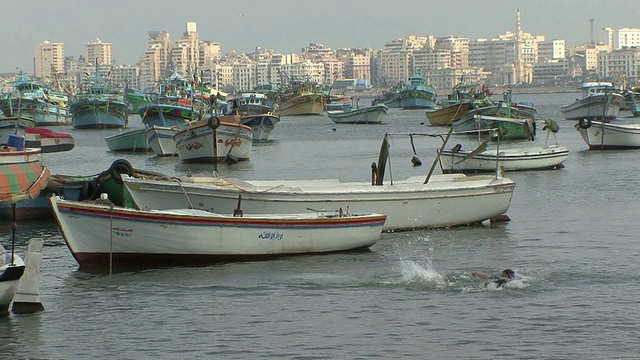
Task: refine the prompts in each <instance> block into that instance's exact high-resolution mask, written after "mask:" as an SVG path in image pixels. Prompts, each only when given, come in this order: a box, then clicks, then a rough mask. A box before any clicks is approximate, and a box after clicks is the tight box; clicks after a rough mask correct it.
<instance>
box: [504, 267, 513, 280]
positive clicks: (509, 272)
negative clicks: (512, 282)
mask: <svg viewBox="0 0 640 360" xmlns="http://www.w3.org/2000/svg"><path fill="white" fill-rule="evenodd" d="M501 275H502V276H504V277H506V278H509V279H513V278H514V277H515V275H516V273H515V272H514V271H513V270H511V269H504V270H502V273H501Z"/></svg>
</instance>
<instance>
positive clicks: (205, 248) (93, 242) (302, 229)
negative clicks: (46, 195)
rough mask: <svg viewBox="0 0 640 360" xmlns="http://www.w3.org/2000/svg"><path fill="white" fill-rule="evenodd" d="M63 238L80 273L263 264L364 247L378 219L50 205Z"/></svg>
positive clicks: (346, 214) (57, 201) (376, 233)
mask: <svg viewBox="0 0 640 360" xmlns="http://www.w3.org/2000/svg"><path fill="white" fill-rule="evenodd" d="M50 201H51V206H52V208H53V210H54V213H55V216H56V218H57V220H58V223H59V225H60V228H61V230H62V234H63V236H64V239H65V241H66V243H67V245H68V247H69V250H70V251H71V253H72V254H73V256H74V258H75V259H76V261H77V262H78V264H79V265H80V267H81V268H99V267H102V268H105V267H108V266H109V265H113V266H130V265H133V266H140V265H161V266H167V265H171V264H189V265H193V264H197V263H205V264H206V263H215V262H222V261H240V260H264V259H271V258H275V257H279V256H285V255H298V254H318V253H331V252H338V251H347V250H355V249H362V248H368V247H370V246H372V245H373V244H375V243H376V242H377V241H378V240H379V239H380V233H381V230H382V226H383V224H384V222H385V219H386V216H385V215H382V214H371V213H354V212H350V211H347V209H343V211H341V212H323V211H319V212H316V211H312V212H310V211H309V210H305V212H304V213H300V214H291V213H287V214H280V215H276V214H271V215H243V214H241V210H239V209H235V212H234V213H232V214H233V215H231V214H229V215H221V214H215V213H211V212H207V211H203V210H196V209H180V210H164V211H160V210H152V211H143V210H137V209H130V208H121V207H114V206H113V205H112V204H110V203H108V201H105V200H102V201H101V202H99V203H88V202H76V201H68V200H63V199H61V198H59V197H57V196H53V197H51V198H50Z"/></svg>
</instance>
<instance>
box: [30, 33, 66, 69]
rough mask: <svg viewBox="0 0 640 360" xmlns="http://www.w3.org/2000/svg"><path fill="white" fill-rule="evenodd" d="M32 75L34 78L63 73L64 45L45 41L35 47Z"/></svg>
mask: <svg viewBox="0 0 640 360" xmlns="http://www.w3.org/2000/svg"><path fill="white" fill-rule="evenodd" d="M33 73H34V74H35V76H36V77H43V76H45V77H46V76H51V75H53V74H62V73H64V44H63V43H52V42H50V41H49V40H45V41H44V42H42V43H41V44H38V45H36V50H35V58H34V69H33Z"/></svg>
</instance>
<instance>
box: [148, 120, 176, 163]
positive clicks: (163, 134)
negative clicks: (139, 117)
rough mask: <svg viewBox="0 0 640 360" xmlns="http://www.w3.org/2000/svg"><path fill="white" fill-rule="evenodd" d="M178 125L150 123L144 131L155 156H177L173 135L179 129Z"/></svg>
mask: <svg viewBox="0 0 640 360" xmlns="http://www.w3.org/2000/svg"><path fill="white" fill-rule="evenodd" d="M180 129H181V128H180V127H178V126H159V125H151V126H149V127H148V128H146V129H145V131H144V136H145V138H146V139H147V142H148V143H149V146H150V147H151V150H152V151H153V152H154V153H155V154H156V155H157V156H177V155H178V152H177V150H176V141H175V139H174V137H175V136H176V134H177V133H178V131H180Z"/></svg>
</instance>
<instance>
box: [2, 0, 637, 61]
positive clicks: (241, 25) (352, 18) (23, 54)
mask: <svg viewBox="0 0 640 360" xmlns="http://www.w3.org/2000/svg"><path fill="white" fill-rule="evenodd" d="M43 4H56V6H55V7H53V6H49V7H43ZM191 4H194V6H193V7H192V8H190V9H187V10H181V11H177V10H180V9H177V6H176V5H173V4H171V2H169V1H168V0H165V1H150V0H142V1H135V2H125V1H123V0H112V1H110V2H109V5H110V6H108V7H105V6H104V5H102V4H101V5H99V6H98V5H97V3H96V2H93V1H82V0H58V1H55V2H54V3H45V2H42V1H37V0H23V1H21V2H15V1H12V2H11V3H9V4H6V5H4V6H3V8H5V9H6V10H7V13H8V14H11V16H10V17H8V18H6V19H3V22H1V23H0V29H2V33H3V36H1V37H0V49H3V50H5V51H4V52H3V55H4V56H2V57H1V58H0V72H11V71H15V69H16V68H22V69H24V70H25V71H27V72H29V73H30V72H32V71H33V56H34V50H35V46H36V45H37V44H39V43H42V42H43V41H45V40H48V41H51V42H61V43H64V47H65V48H64V53H65V56H75V57H77V56H79V55H81V54H83V52H84V46H85V44H86V43H88V42H91V41H94V40H95V39H97V38H99V39H101V40H102V41H104V42H109V43H112V44H113V56H114V60H115V62H116V63H118V64H135V63H136V62H137V61H138V60H139V58H140V57H141V56H142V55H143V54H144V50H145V48H146V45H147V40H148V38H147V35H148V32H149V31H150V30H159V31H167V32H169V33H170V34H171V39H172V40H176V39H178V38H180V37H181V36H182V33H183V32H184V31H185V24H186V23H187V22H188V21H194V22H196V23H198V33H199V34H200V38H201V39H205V40H210V41H215V42H218V43H220V45H221V47H222V50H223V53H227V52H229V51H232V50H236V51H238V52H241V53H249V52H253V50H254V48H255V47H256V46H261V47H263V48H267V49H272V50H275V51H277V52H281V53H291V52H295V53H299V52H300V50H301V49H302V48H303V47H305V46H308V45H309V44H310V43H319V44H323V45H325V46H327V47H330V48H334V49H335V48H344V47H371V48H376V49H381V48H383V47H384V44H385V43H387V42H390V41H391V40H393V39H396V38H402V37H405V36H408V35H419V36H426V35H433V36H437V37H439V36H449V35H453V36H462V37H468V38H471V39H477V38H493V37H496V36H498V35H499V34H502V33H504V32H506V31H512V32H514V31H515V14H516V10H517V9H518V8H519V9H520V12H521V16H522V24H523V29H524V31H525V32H528V33H531V34H533V35H544V36H545V37H546V38H547V40H552V39H564V40H566V41H567V43H568V44H569V45H575V44H578V43H583V42H586V41H589V40H590V36H591V31H590V30H591V29H590V28H591V24H590V21H589V19H595V20H594V32H593V35H594V40H596V41H597V40H600V39H598V36H599V32H600V29H601V28H603V27H609V26H611V27H616V28H622V27H636V28H637V27H640V21H638V20H637V19H635V18H634V16H635V14H637V13H638V12H637V11H631V10H632V9H637V10H640V2H638V1H637V0H608V1H607V0H563V1H557V0H536V1H526V0H487V1H484V2H483V3H482V5H483V6H482V7H479V6H478V3H477V2H473V1H467V0H462V1H458V2H457V3H456V4H457V5H458V6H456V9H453V10H451V9H450V6H449V5H448V3H440V2H439V3H433V4H431V3H429V2H424V1H409V0H400V1H396V2H394V3H393V9H391V8H390V9H385V6H386V5H389V3H378V2H376V1H367V2H363V1H362V2H361V1H353V2H339V1H334V0H328V1H323V2H321V3H319V4H320V5H322V6H320V7H318V8H317V9H316V8H314V11H311V10H309V8H310V6H308V5H309V4H306V3H305V5H304V6H301V5H300V3H299V2H294V1H291V0H283V1H274V2H269V3H266V2H263V1H260V2H258V1H253V0H247V1H244V2H242V4H243V7H238V6H237V5H232V4H225V3H223V4H214V3H212V2H210V1H209V2H205V1H201V0H196V1H191ZM464 5H468V9H469V10H466V9H465V6H464ZM43 8H44V9H43ZM461 8H462V9H461ZM620 9H628V10H629V11H620ZM147 11H148V12H147ZM176 13H177V15H176ZM91 14H93V15H91ZM25 19H26V20H25ZM34 24H38V26H34ZM292 29H293V31H292Z"/></svg>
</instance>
